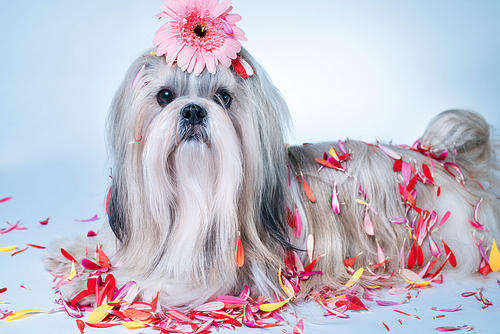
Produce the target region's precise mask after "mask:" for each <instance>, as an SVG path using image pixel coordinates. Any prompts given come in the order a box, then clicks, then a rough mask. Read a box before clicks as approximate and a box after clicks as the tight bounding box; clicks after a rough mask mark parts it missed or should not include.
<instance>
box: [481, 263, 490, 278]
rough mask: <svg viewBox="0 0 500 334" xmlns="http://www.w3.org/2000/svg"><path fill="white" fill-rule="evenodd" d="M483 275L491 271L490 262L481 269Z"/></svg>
mask: <svg viewBox="0 0 500 334" xmlns="http://www.w3.org/2000/svg"><path fill="white" fill-rule="evenodd" d="M479 272H480V273H481V275H483V276H486V275H488V274H489V273H491V267H490V265H489V264H486V265H484V266H483V267H482V268H481V269H479Z"/></svg>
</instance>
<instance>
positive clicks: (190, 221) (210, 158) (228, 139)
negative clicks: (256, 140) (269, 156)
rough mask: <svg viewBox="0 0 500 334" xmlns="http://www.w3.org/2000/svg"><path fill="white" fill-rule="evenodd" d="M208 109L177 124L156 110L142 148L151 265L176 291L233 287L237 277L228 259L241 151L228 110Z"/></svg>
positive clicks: (234, 228) (235, 223) (231, 253)
mask: <svg viewBox="0 0 500 334" xmlns="http://www.w3.org/2000/svg"><path fill="white" fill-rule="evenodd" d="M207 109H208V113H209V116H208V117H207V120H206V121H204V123H203V124H199V125H196V126H190V125H189V124H188V126H186V125H185V124H182V121H177V126H176V128H175V129H173V127H172V126H168V124H171V120H170V119H169V117H170V116H168V113H165V116H163V115H160V116H159V117H158V118H157V119H156V120H155V121H154V122H153V123H152V124H151V126H150V131H149V133H148V136H147V139H146V142H145V147H144V153H143V160H142V164H143V179H144V185H143V187H144V191H143V194H142V195H143V196H144V200H145V205H148V207H149V212H150V213H151V216H152V217H151V219H153V220H154V221H155V225H156V226H157V228H158V236H160V237H159V240H158V242H159V247H158V248H157V249H158V251H157V254H156V261H155V263H154V266H155V267H154V268H150V270H151V271H153V270H154V272H155V275H162V276H163V277H165V276H166V277H171V278H172V279H170V280H169V282H168V283H169V285H172V286H176V290H177V288H179V290H177V291H178V292H179V295H180V294H181V293H186V291H187V290H191V289H193V288H194V287H195V286H196V287H198V288H201V290H204V291H203V293H204V294H206V293H207V292H208V293H210V290H211V288H213V289H220V287H221V286H224V284H227V286H234V280H235V279H236V273H235V271H230V270H228V269H227V267H228V266H227V263H228V261H234V242H235V240H236V237H237V233H238V212H237V210H236V208H237V201H238V196H239V192H240V187H241V186H240V185H241V182H242V175H243V156H242V149H241V144H240V140H239V137H238V135H237V133H236V130H235V127H234V125H233V123H232V122H231V120H230V118H229V117H228V116H227V113H226V111H225V110H223V109H221V108H218V107H213V106H212V107H210V106H209V107H208V108H207ZM172 114H173V113H172ZM138 242H140V241H139V240H138ZM138 246H139V245H138ZM148 247H151V246H149V245H148ZM217 267H220V268H217ZM214 268H215V269H216V271H217V272H221V270H223V271H224V279H222V280H221V277H217V278H215V277H210V276H207V275H206V273H207V272H211V271H213V270H214ZM187 277H189V282H186V280H185V278H187ZM183 278H184V279H183ZM211 279H214V281H213V282H209V281H210V280H211ZM177 280H179V281H178V282H177ZM230 281H232V282H231V283H229V282H230ZM163 282H165V280H163ZM210 285H211V286H210ZM207 286H208V287H207ZM206 290H208V291H206ZM171 297H173V296H171ZM179 297H180V296H179ZM180 298H181V297H180ZM189 298H192V294H191V295H190V297H189Z"/></svg>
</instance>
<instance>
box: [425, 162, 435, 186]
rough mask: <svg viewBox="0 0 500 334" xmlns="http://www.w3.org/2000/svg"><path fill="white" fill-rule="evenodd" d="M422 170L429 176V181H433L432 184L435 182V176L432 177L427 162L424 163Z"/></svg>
mask: <svg viewBox="0 0 500 334" xmlns="http://www.w3.org/2000/svg"><path fill="white" fill-rule="evenodd" d="M422 171H423V172H424V175H425V177H426V178H428V179H429V181H431V184H434V178H433V177H432V175H431V171H430V170H429V167H427V165H426V164H423V165H422Z"/></svg>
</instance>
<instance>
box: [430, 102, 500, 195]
mask: <svg viewBox="0 0 500 334" xmlns="http://www.w3.org/2000/svg"><path fill="white" fill-rule="evenodd" d="M492 132H493V129H492V127H491V126H490V125H489V124H488V123H487V122H486V120H485V119H484V118H483V117H482V116H481V115H479V114H478V113H476V112H473V111H467V110H447V111H444V112H442V113H441V114H439V115H438V116H436V117H435V118H434V119H433V120H432V121H431V122H430V123H429V124H428V125H427V128H426V130H425V132H424V135H423V136H422V138H421V139H420V143H422V144H423V145H425V146H430V147H431V149H432V150H433V151H434V152H435V154H439V153H441V152H443V151H445V150H448V153H449V154H448V159H447V160H448V161H453V162H456V163H457V164H458V165H460V166H462V167H463V168H465V170H467V171H468V172H469V173H471V174H472V176H473V177H474V178H476V179H477V180H481V181H482V182H483V183H484V184H483V185H484V186H485V187H487V189H488V191H490V192H493V193H496V194H497V195H498V194H500V163H499V160H498V152H500V145H499V142H498V140H496V139H493V135H492Z"/></svg>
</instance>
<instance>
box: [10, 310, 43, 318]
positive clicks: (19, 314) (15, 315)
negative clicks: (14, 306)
mask: <svg viewBox="0 0 500 334" xmlns="http://www.w3.org/2000/svg"><path fill="white" fill-rule="evenodd" d="M32 312H45V311H42V310H40V309H37V308H35V309H31V310H22V311H16V312H14V313H11V314H9V315H8V316H7V317H6V318H5V321H13V320H17V319H21V318H23V317H24V315H25V314H27V313H32Z"/></svg>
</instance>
